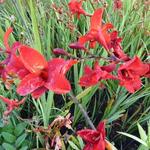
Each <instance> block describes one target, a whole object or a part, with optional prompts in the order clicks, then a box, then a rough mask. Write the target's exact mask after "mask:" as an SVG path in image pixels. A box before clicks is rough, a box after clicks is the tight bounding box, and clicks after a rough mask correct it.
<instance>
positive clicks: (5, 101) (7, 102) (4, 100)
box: [0, 95, 11, 105]
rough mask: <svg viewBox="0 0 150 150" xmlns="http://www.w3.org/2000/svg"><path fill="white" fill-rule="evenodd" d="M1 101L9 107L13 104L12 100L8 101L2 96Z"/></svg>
mask: <svg viewBox="0 0 150 150" xmlns="http://www.w3.org/2000/svg"><path fill="white" fill-rule="evenodd" d="M0 99H1V100H2V101H3V102H4V103H6V104H8V105H10V104H11V100H10V99H8V98H5V97H3V96H1V95H0Z"/></svg>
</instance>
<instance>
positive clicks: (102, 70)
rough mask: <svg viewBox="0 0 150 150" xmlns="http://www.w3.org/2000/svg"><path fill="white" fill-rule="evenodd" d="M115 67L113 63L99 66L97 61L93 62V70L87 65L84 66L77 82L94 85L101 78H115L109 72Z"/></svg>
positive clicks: (83, 84)
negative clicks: (82, 73)
mask: <svg viewBox="0 0 150 150" xmlns="http://www.w3.org/2000/svg"><path fill="white" fill-rule="evenodd" d="M115 67H116V65H115V64H110V65H108V66H99V64H98V62H96V63H95V65H94V69H93V70H92V69H91V68H90V67H89V66H85V68H84V75H83V76H82V77H81V78H80V81H79V84H80V85H81V86H85V87H88V86H93V85H96V84H97V83H98V82H99V81H100V80H102V79H104V80H106V79H116V77H114V76H113V75H111V74H110V73H109V72H112V71H113V70H114V69H115Z"/></svg>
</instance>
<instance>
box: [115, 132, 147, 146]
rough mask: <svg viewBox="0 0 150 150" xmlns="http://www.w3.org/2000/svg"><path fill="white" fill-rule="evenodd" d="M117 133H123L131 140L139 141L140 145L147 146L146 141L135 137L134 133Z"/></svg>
mask: <svg viewBox="0 0 150 150" xmlns="http://www.w3.org/2000/svg"><path fill="white" fill-rule="evenodd" d="M118 133H119V134H122V135H125V136H127V137H129V138H132V139H133V140H135V141H137V142H139V143H140V144H142V145H144V146H146V147H148V145H147V143H146V142H145V141H143V140H141V139H140V138H138V137H136V136H134V135H131V134H128V133H124V132H118Z"/></svg>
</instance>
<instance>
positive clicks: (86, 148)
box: [83, 143, 93, 150]
mask: <svg viewBox="0 0 150 150" xmlns="http://www.w3.org/2000/svg"><path fill="white" fill-rule="evenodd" d="M83 150H93V145H92V144H90V143H87V144H86V145H85V146H84V148H83Z"/></svg>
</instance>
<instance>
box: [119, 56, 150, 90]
mask: <svg viewBox="0 0 150 150" xmlns="http://www.w3.org/2000/svg"><path fill="white" fill-rule="evenodd" d="M148 70H149V65H148V64H144V63H143V62H142V61H141V60H140V58H139V57H137V56H135V57H134V58H133V59H131V60H129V61H126V62H124V64H122V65H121V66H120V67H119V68H118V77H119V80H120V85H121V86H124V87H125V88H126V89H127V90H128V91H129V92H130V93H134V92H135V91H136V90H139V89H140V87H141V84H142V83H141V79H140V77H141V76H143V75H145V74H146V73H147V72H148Z"/></svg>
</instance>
